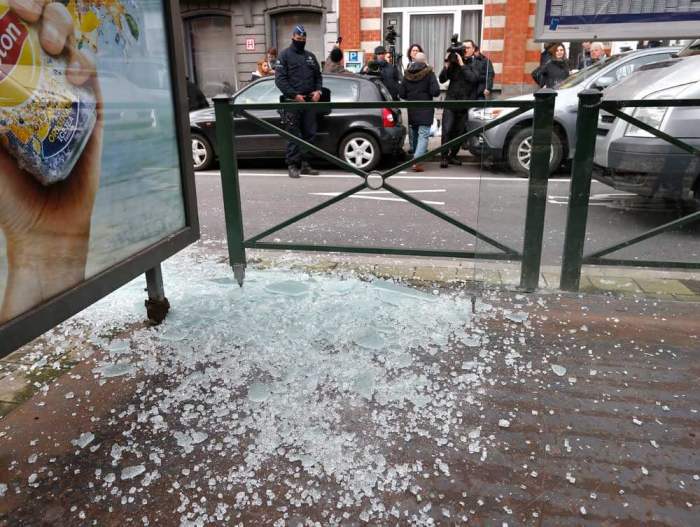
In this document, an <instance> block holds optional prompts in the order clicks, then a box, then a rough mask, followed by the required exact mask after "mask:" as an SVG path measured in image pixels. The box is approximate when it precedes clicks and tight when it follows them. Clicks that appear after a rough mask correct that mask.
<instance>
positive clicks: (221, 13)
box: [180, 0, 338, 97]
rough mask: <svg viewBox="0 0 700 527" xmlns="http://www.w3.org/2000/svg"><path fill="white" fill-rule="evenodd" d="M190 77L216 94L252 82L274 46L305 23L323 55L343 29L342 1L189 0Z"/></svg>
mask: <svg viewBox="0 0 700 527" xmlns="http://www.w3.org/2000/svg"><path fill="white" fill-rule="evenodd" d="M180 12H181V15H182V21H183V27H184V32H183V34H184V36H185V43H184V44H185V45H184V48H185V63H186V67H187V74H188V76H189V77H190V78H191V79H192V80H194V81H195V82H196V83H197V84H198V85H199V86H200V87H201V88H202V90H203V91H204V93H205V95H207V96H208V97H211V96H213V95H216V94H218V93H221V92H224V91H229V92H232V91H233V90H235V89H237V88H240V87H242V86H243V85H245V83H246V82H248V81H250V79H251V74H252V72H253V71H254V70H255V68H256V62H257V61H258V60H259V59H261V58H263V57H264V56H265V52H266V50H267V49H268V48H270V47H276V48H278V49H280V50H281V49H284V48H285V47H287V46H288V45H289V41H290V40H291V34H292V29H293V28H294V26H295V25H296V24H303V25H304V26H305V27H306V30H307V32H308V44H307V46H308V49H310V50H311V51H313V52H314V53H315V54H316V55H317V57H318V59H319V60H323V59H324V57H325V56H326V55H327V54H328V53H329V52H330V49H331V48H332V47H333V45H334V43H335V41H336V39H337V38H338V37H337V34H338V0H250V1H245V0H243V1H242V0H183V1H182V2H181V3H180Z"/></svg>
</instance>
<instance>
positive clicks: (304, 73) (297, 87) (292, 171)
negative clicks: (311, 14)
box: [275, 25, 323, 178]
mask: <svg viewBox="0 0 700 527" xmlns="http://www.w3.org/2000/svg"><path fill="white" fill-rule="evenodd" d="M305 46H306V30H305V29H304V26H302V25H298V26H296V27H295V28H294V31H293V33H292V45H291V46H289V47H288V48H287V49H285V50H284V51H282V53H281V54H280V56H279V58H278V60H277V66H276V67H275V84H276V85H277V88H279V90H280V91H281V92H282V99H283V100H284V101H286V102H306V103H309V102H318V101H319V100H321V88H322V87H323V78H322V77H321V67H320V66H319V64H318V60H316V57H315V56H314V54H313V53H311V52H309V51H306V50H305V49H304V47H305ZM281 116H282V124H283V125H284V127H285V129H286V130H287V131H288V132H289V133H290V134H292V135H295V136H297V137H300V138H302V139H303V140H304V141H307V142H309V143H313V142H314V139H315V138H316V129H317V126H318V124H317V122H316V119H317V113H316V111H315V110H313V109H311V108H310V109H308V110H291V111H290V110H282V111H281ZM307 155H308V154H304V156H302V152H301V148H299V145H298V144H297V143H295V142H294V141H289V142H288V143H287V153H286V156H285V159H286V162H287V168H288V170H289V177H291V178H298V177H299V175H300V174H309V175H313V176H316V175H318V174H319V172H318V170H315V169H313V168H312V167H311V165H310V164H309V162H308V159H304V157H305V156H307Z"/></svg>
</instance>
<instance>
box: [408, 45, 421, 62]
mask: <svg viewBox="0 0 700 527" xmlns="http://www.w3.org/2000/svg"><path fill="white" fill-rule="evenodd" d="M418 53H424V51H423V48H422V47H421V46H420V44H411V45H410V46H409V47H408V51H407V52H406V58H407V59H408V63H409V64H410V63H411V62H414V61H415V60H416V55H417V54H418Z"/></svg>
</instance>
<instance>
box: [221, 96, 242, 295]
mask: <svg viewBox="0 0 700 527" xmlns="http://www.w3.org/2000/svg"><path fill="white" fill-rule="evenodd" d="M214 111H215V114H216V142H217V145H218V152H219V165H220V166H221V188H222V189H223V194H224V215H225V218H226V239H227V243H228V258H229V264H230V265H231V267H232V268H233V275H234V277H235V278H236V281H237V282H238V285H239V286H243V279H244V278H245V267H246V256H245V246H244V245H243V240H244V238H243V214H242V212H241V192H240V186H239V181H238V160H237V159H236V144H235V142H234V139H233V138H234V137H235V135H234V134H235V127H234V116H233V114H232V112H231V99H230V98H229V97H214Z"/></svg>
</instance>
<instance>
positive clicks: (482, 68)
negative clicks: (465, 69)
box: [464, 40, 496, 101]
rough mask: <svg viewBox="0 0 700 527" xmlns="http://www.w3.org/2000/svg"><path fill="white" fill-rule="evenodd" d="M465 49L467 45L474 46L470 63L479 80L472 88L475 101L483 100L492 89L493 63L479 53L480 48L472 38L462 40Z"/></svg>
mask: <svg viewBox="0 0 700 527" xmlns="http://www.w3.org/2000/svg"><path fill="white" fill-rule="evenodd" d="M464 46H465V49H467V50H468V48H469V46H472V47H473V48H474V55H472V63H473V66H474V69H475V70H476V72H477V74H478V75H479V82H478V83H477V85H476V88H475V90H474V93H473V95H474V99H476V100H477V101H483V100H485V99H486V98H487V97H488V96H489V95H491V92H492V91H493V78H494V76H495V75H496V72H495V71H494V69H493V63H492V62H491V60H489V58H488V57H487V56H486V55H484V54H483V53H481V48H479V46H478V45H477V44H476V42H474V41H473V40H465V41H464Z"/></svg>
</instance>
